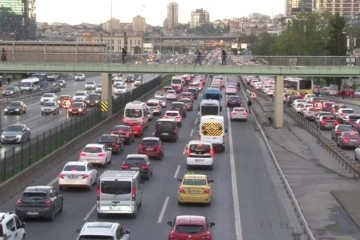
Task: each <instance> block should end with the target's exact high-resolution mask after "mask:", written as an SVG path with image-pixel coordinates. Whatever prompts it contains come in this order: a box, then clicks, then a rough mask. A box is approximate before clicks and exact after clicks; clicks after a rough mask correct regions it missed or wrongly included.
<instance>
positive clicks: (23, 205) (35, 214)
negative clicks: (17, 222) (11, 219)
mask: <svg viewBox="0 0 360 240" xmlns="http://www.w3.org/2000/svg"><path fill="white" fill-rule="evenodd" d="M63 204H64V197H63V195H62V193H60V192H59V191H58V190H57V189H56V188H55V187H54V186H29V187H27V188H25V190H24V191H23V192H22V194H21V196H20V198H19V199H18V200H17V201H16V205H15V213H16V215H18V216H19V218H20V219H25V218H39V217H45V218H47V219H49V220H50V221H54V220H55V215H56V214H57V213H60V212H62V210H63Z"/></svg>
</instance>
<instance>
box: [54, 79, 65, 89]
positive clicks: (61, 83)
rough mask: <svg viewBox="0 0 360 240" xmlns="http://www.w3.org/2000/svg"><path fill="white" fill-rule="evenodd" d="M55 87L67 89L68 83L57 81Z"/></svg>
mask: <svg viewBox="0 0 360 240" xmlns="http://www.w3.org/2000/svg"><path fill="white" fill-rule="evenodd" d="M54 85H59V86H60V87H61V88H66V81H65V80H56V82H54Z"/></svg>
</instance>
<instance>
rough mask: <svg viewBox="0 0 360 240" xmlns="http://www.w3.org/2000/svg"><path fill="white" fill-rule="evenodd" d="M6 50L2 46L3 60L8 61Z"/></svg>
mask: <svg viewBox="0 0 360 240" xmlns="http://www.w3.org/2000/svg"><path fill="white" fill-rule="evenodd" d="M6 60H7V59H6V51H5V48H2V51H1V62H6Z"/></svg>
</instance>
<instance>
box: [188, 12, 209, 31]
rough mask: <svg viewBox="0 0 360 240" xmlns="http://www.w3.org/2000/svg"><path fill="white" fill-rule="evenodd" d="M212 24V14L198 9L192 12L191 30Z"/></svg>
mask: <svg viewBox="0 0 360 240" xmlns="http://www.w3.org/2000/svg"><path fill="white" fill-rule="evenodd" d="M209 22H210V14H209V12H208V11H206V10H204V9H202V8H201V9H196V10H195V11H192V12H191V20H190V28H196V27H198V26H200V25H201V24H204V23H209Z"/></svg>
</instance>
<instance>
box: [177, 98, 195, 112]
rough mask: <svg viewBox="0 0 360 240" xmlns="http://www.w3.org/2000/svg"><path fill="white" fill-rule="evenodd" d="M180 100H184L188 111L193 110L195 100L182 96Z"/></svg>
mask: <svg viewBox="0 0 360 240" xmlns="http://www.w3.org/2000/svg"><path fill="white" fill-rule="evenodd" d="M179 102H183V103H184V104H185V109H186V110H187V111H192V110H193V108H194V107H193V101H192V100H191V99H190V98H182V99H181V100H180V101H179Z"/></svg>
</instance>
